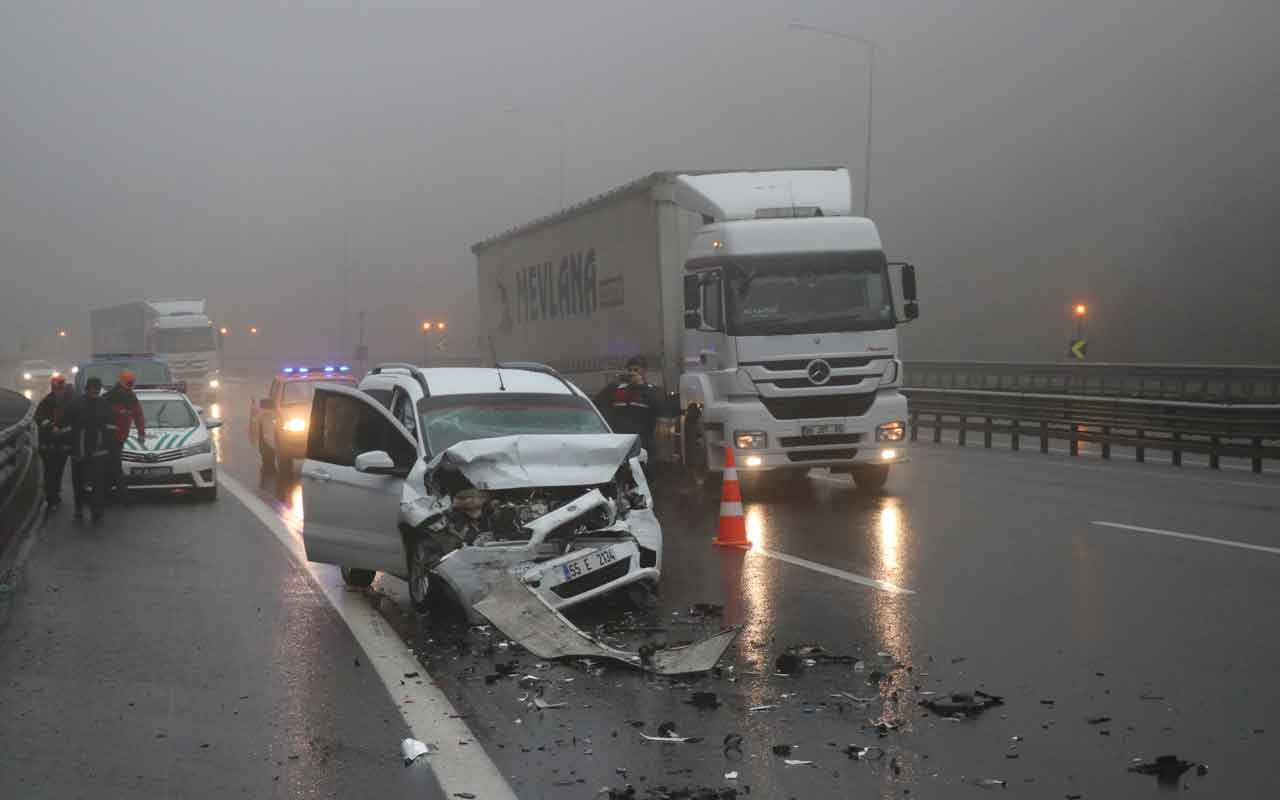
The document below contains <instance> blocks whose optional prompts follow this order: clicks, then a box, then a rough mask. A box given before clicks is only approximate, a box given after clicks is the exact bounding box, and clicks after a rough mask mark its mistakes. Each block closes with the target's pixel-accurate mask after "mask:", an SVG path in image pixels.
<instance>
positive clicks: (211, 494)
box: [196, 486, 218, 503]
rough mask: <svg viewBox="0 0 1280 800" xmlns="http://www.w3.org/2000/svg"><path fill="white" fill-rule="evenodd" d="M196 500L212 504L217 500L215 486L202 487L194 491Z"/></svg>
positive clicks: (216, 488)
mask: <svg viewBox="0 0 1280 800" xmlns="http://www.w3.org/2000/svg"><path fill="white" fill-rule="evenodd" d="M196 499H197V500H200V501H202V502H205V503H212V502H213V501H214V500H217V499H218V487H217V486H202V487H200V488H199V489H196Z"/></svg>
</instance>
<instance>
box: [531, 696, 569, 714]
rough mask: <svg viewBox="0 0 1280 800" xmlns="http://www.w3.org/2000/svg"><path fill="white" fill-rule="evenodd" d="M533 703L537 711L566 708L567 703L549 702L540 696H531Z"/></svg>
mask: <svg viewBox="0 0 1280 800" xmlns="http://www.w3.org/2000/svg"><path fill="white" fill-rule="evenodd" d="M533 704H534V705H535V706H537V707H538V710H539V711H546V710H547V709H549V708H566V707H567V706H568V705H569V704H568V703H549V702H547V701H546V700H543V699H542V698H541V697H535V698H533Z"/></svg>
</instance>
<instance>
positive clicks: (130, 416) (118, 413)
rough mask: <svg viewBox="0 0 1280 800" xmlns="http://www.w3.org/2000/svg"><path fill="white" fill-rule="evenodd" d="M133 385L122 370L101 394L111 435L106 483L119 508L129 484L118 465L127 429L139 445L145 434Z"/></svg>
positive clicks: (125, 499)
mask: <svg viewBox="0 0 1280 800" xmlns="http://www.w3.org/2000/svg"><path fill="white" fill-rule="evenodd" d="M133 384H134V376H133V373H132V372H129V371H128V370H126V371H124V372H121V373H120V377H119V378H118V379H117V380H116V385H115V386H112V387H111V389H110V390H109V391H108V392H107V393H106V395H105V397H106V400H107V402H108V403H109V404H110V405H111V420H112V425H113V426H114V431H113V433H114V434H115V435H114V436H109V437H107V444H108V447H109V450H110V455H109V457H108V464H107V471H108V481H107V482H108V483H110V484H111V485H112V486H113V487H114V488H115V491H116V492H117V495H116V496H117V497H118V498H119V501H120V505H122V506H127V505H129V485H128V483H126V481H125V477H124V465H123V464H121V458H122V455H123V452H124V443H125V441H126V440H127V439H128V438H129V427H130V426H131V425H132V426H133V427H134V428H136V429H137V431H138V444H139V445H141V444H142V443H143V442H145V441H146V440H147V431H146V428H145V426H144V424H143V421H142V404H141V403H139V402H138V396H137V395H136V394H134V393H133Z"/></svg>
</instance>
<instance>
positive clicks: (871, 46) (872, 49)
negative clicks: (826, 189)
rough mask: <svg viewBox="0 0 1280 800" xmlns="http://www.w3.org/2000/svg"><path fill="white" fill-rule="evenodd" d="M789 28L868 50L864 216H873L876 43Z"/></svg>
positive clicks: (815, 29)
mask: <svg viewBox="0 0 1280 800" xmlns="http://www.w3.org/2000/svg"><path fill="white" fill-rule="evenodd" d="M787 27H788V28H791V29H792V30H796V31H807V32H808V33H817V34H820V35H822V36H834V37H835V38H837V39H844V40H845V41H849V42H857V43H858V44H860V45H862V46H863V47H865V48H867V144H866V147H865V148H864V151H865V153H864V155H865V156H866V163H865V164H864V165H863V168H862V216H864V217H867V216H870V215H871V111H872V107H873V106H872V102H873V100H874V99H875V75H876V43H875V42H873V41H871V40H870V39H867V38H866V37H863V36H857V35H855V34H852V33H845V32H844V31H837V30H832V29H830V28H819V27H818V26H816V25H806V24H805V23H803V22H792V23H788V25H787Z"/></svg>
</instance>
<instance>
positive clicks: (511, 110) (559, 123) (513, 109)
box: [502, 106, 565, 211]
mask: <svg viewBox="0 0 1280 800" xmlns="http://www.w3.org/2000/svg"><path fill="white" fill-rule="evenodd" d="M529 110H530V109H529V107H528V106H507V107H506V108H504V109H502V112H503V113H504V114H519V113H522V112H525V111H529ZM555 124H556V130H557V131H558V133H559V136H560V152H559V159H560V210H561V211H563V210H564V128H565V126H564V117H556V120H555Z"/></svg>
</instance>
